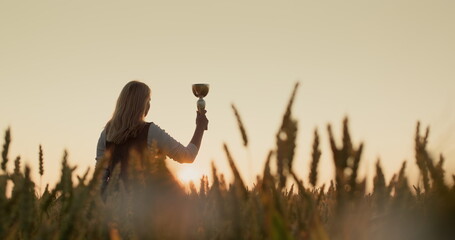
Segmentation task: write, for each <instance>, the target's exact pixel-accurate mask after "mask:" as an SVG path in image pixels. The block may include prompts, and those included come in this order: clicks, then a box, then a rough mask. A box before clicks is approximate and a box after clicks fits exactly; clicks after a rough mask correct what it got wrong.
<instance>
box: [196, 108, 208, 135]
mask: <svg viewBox="0 0 455 240" xmlns="http://www.w3.org/2000/svg"><path fill="white" fill-rule="evenodd" d="M196 113H197V115H196V127H197V128H199V127H200V128H202V129H204V130H207V129H208V125H209V120H208V119H207V116H206V115H205V113H207V111H206V110H204V111H203V112H199V111H197V112H196Z"/></svg>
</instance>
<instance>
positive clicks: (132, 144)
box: [96, 81, 208, 191]
mask: <svg viewBox="0 0 455 240" xmlns="http://www.w3.org/2000/svg"><path fill="white" fill-rule="evenodd" d="M150 99H151V90H150V88H149V87H148V86H147V85H146V84H145V83H142V82H139V81H131V82H129V83H127V84H126V85H125V87H123V89H122V91H121V93H120V96H119V97H118V99H117V104H116V107H115V110H114V114H113V115H112V118H111V119H110V120H109V121H108V122H107V124H106V126H105V127H104V130H103V131H102V132H101V135H100V137H99V140H98V146H97V151H96V160H97V165H99V164H98V163H99V162H101V161H99V160H100V159H102V158H103V157H104V156H105V154H106V153H107V152H109V153H110V154H109V155H110V159H109V162H108V163H107V167H106V168H105V174H104V176H103V185H102V191H104V188H105V187H106V185H107V183H108V182H109V177H110V175H111V172H112V170H113V169H114V167H115V165H116V164H118V163H120V164H121V165H120V166H121V168H120V169H121V170H120V177H121V178H122V179H123V180H126V179H127V172H128V171H127V168H128V158H129V154H130V151H131V150H136V151H137V152H138V153H142V152H143V151H144V149H147V148H148V147H150V146H151V145H152V143H153V142H156V147H157V148H158V151H159V152H160V153H161V154H165V155H166V156H169V157H170V158H172V159H174V160H175V161H177V162H180V163H192V162H193V161H194V159H195V157H196V155H197V153H198V151H199V148H200V146H201V140H202V136H203V134H204V130H205V129H206V128H207V125H208V120H207V117H206V115H205V113H206V112H205V111H204V112H203V113H200V112H197V116H196V129H195V131H194V134H193V138H192V139H191V141H190V143H189V144H188V145H187V146H183V145H182V144H181V143H179V142H178V141H176V140H175V139H174V138H172V137H171V136H170V135H169V134H168V133H166V132H165V131H164V130H163V129H161V128H160V127H159V126H158V125H156V124H155V123H153V122H145V121H144V118H145V116H146V115H147V113H148V111H149V109H150ZM97 167H98V166H97Z"/></svg>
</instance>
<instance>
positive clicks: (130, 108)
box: [106, 81, 151, 143]
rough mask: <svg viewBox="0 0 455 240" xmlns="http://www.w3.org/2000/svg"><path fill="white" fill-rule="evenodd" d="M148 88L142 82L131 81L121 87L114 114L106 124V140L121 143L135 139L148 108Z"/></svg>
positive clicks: (149, 94)
mask: <svg viewBox="0 0 455 240" xmlns="http://www.w3.org/2000/svg"><path fill="white" fill-rule="evenodd" d="M150 96H151V91H150V88H149V87H148V86H147V85H146V84H145V83H142V82H139V81H131V82H129V83H127V84H126V85H125V87H123V89H122V91H121V92H120V96H119V97H118V99H117V104H116V106H115V110H114V114H113V115H112V118H111V120H109V122H108V123H107V124H106V134H107V140H108V141H110V142H114V143H121V142H123V141H124V140H126V139H127V138H128V137H135V136H136V134H137V133H138V131H139V130H141V127H142V126H143V123H144V117H145V116H146V115H147V113H148V110H149V108H150Z"/></svg>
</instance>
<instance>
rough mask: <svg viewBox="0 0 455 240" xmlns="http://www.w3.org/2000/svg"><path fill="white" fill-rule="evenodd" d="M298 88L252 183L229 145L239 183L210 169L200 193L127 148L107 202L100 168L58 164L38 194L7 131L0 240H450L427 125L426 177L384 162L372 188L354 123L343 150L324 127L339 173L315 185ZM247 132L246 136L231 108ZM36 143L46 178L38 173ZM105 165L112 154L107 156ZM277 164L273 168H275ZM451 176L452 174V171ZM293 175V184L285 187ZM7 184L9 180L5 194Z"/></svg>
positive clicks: (452, 213)
mask: <svg viewBox="0 0 455 240" xmlns="http://www.w3.org/2000/svg"><path fill="white" fill-rule="evenodd" d="M297 87H298V85H296V87H295V89H294V91H293V93H292V95H291V99H290V101H289V104H288V106H287V108H286V112H285V114H284V116H283V121H282V125H281V127H280V129H279V131H278V133H277V135H276V148H275V149H273V150H271V151H270V153H269V155H268V158H267V161H266V164H265V165H264V170H263V173H262V175H261V176H258V178H257V181H256V183H255V185H254V187H253V188H252V189H247V188H246V186H245V184H244V183H243V180H242V178H241V177H240V174H239V173H238V170H237V168H236V165H235V161H234V159H232V157H231V154H230V152H229V148H228V146H227V145H224V149H225V152H226V155H227V158H228V161H229V164H230V166H231V169H232V171H233V175H234V180H233V182H232V183H227V182H226V181H225V180H224V177H223V175H222V174H218V173H217V169H216V167H215V166H213V167H212V179H213V181H212V182H209V181H208V180H207V177H204V178H202V179H201V182H200V187H199V190H196V187H194V185H193V186H191V189H190V192H189V193H187V192H185V191H184V190H183V189H182V187H181V186H180V185H179V184H178V183H177V182H176V181H175V179H174V177H173V176H172V174H171V173H170V172H169V170H168V169H167V168H166V165H165V157H163V156H160V155H158V154H157V152H156V151H154V150H153V149H152V151H148V152H146V153H131V155H130V159H129V162H130V164H131V167H130V171H131V172H130V174H129V176H131V179H130V180H129V182H128V183H124V182H123V181H121V180H120V179H119V176H118V174H119V169H118V168H116V170H115V171H114V173H113V176H112V180H111V182H110V183H109V185H108V188H107V190H106V195H105V199H103V197H102V196H101V194H100V185H101V182H100V180H101V175H102V169H101V168H97V169H96V170H95V171H94V174H93V175H92V176H88V172H89V171H88V170H87V173H86V174H85V175H84V176H78V177H77V179H78V181H77V182H76V183H74V182H73V181H72V179H73V176H72V175H73V171H74V169H75V168H74V167H72V166H69V165H68V162H67V153H66V152H65V154H64V157H63V160H62V168H61V178H60V180H59V182H58V183H57V185H56V186H55V188H54V189H48V187H46V189H45V190H44V193H43V194H42V195H41V196H39V195H38V194H37V192H36V190H35V189H36V186H35V185H36V184H35V183H34V182H33V181H32V180H31V178H30V171H31V170H30V168H29V167H28V166H25V168H24V171H21V170H20V157H17V158H16V159H15V169H14V171H13V172H9V171H8V170H7V169H6V163H7V162H8V160H9V159H8V149H9V145H10V142H11V138H10V132H9V130H7V131H6V133H5V142H4V145H3V151H2V164H1V167H2V173H1V175H0V239H321V240H322V239H454V236H455V230H454V228H455V227H454V226H455V186H454V184H451V185H450V184H447V183H445V182H444V168H443V163H444V158H443V157H442V156H440V158H439V159H438V160H437V161H436V160H435V159H433V158H432V157H431V155H430V154H429V153H428V151H427V149H426V146H427V139H428V134H429V131H428V129H427V130H426V132H425V133H424V134H423V135H422V134H421V133H420V124H417V127H416V134H415V163H416V164H417V166H418V167H419V170H420V176H421V178H420V182H419V183H418V185H417V186H410V184H409V183H408V179H407V176H406V172H405V171H406V162H404V163H403V165H402V168H401V170H400V171H399V172H398V173H397V174H395V175H394V176H393V177H392V178H391V179H389V180H386V179H385V178H384V174H383V172H382V169H381V165H380V162H379V161H378V162H377V165H376V174H375V176H374V178H373V183H374V188H373V191H372V192H371V193H368V192H366V190H365V182H366V179H358V177H357V172H358V166H359V162H360V160H361V155H362V146H363V145H362V144H359V145H358V146H356V145H355V144H353V142H352V141H351V138H350V135H349V129H348V121H347V119H345V121H344V122H343V133H342V138H341V143H342V144H341V146H339V145H337V143H336V141H335V137H334V134H333V133H332V129H331V127H330V126H328V129H327V130H328V132H329V141H330V145H331V149H332V155H333V164H334V165H335V169H336V171H335V173H334V178H333V181H331V183H330V185H329V186H325V185H323V186H317V185H316V183H317V176H318V171H317V166H318V162H319V158H320V156H321V152H320V148H319V135H318V132H317V131H315V133H314V142H313V146H312V149H313V151H312V163H311V166H310V168H311V169H310V174H309V177H308V181H307V182H306V183H305V184H304V183H303V180H302V179H299V178H298V177H297V176H296V175H295V173H294V169H293V168H292V160H293V157H294V149H295V138H296V133H297V121H296V120H295V119H293V118H292V111H291V109H292V104H293V99H294V96H295V93H296V90H297ZM233 110H234V113H235V116H236V117H237V120H238V123H239V129H240V131H241V133H242V138H243V143H244V145H245V146H247V144H248V139H247V134H246V132H245V129H244V127H243V125H242V121H241V120H240V116H239V114H238V112H237V110H236V108H235V107H234V106H233ZM42 156H43V155H42V150H41V146H40V151H39V161H40V169H39V173H40V175H43V172H44V169H42V162H43V161H44V159H43V157H42ZM103 161H104V162H107V161H108V160H107V159H105V160H103ZM271 164H276V169H277V170H276V172H272V171H271V170H270V165H271ZM453 178H454V180H455V176H453ZM288 181H291V182H292V183H291V186H292V187H290V188H286V187H285V186H289V184H287V182H288ZM7 184H10V186H12V192H11V194H7Z"/></svg>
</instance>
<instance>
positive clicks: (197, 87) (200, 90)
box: [193, 83, 209, 98]
mask: <svg viewBox="0 0 455 240" xmlns="http://www.w3.org/2000/svg"><path fill="white" fill-rule="evenodd" d="M208 93H209V84H205V83H198V84H193V94H194V96H196V97H198V98H202V97H205V96H207V94H208Z"/></svg>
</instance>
